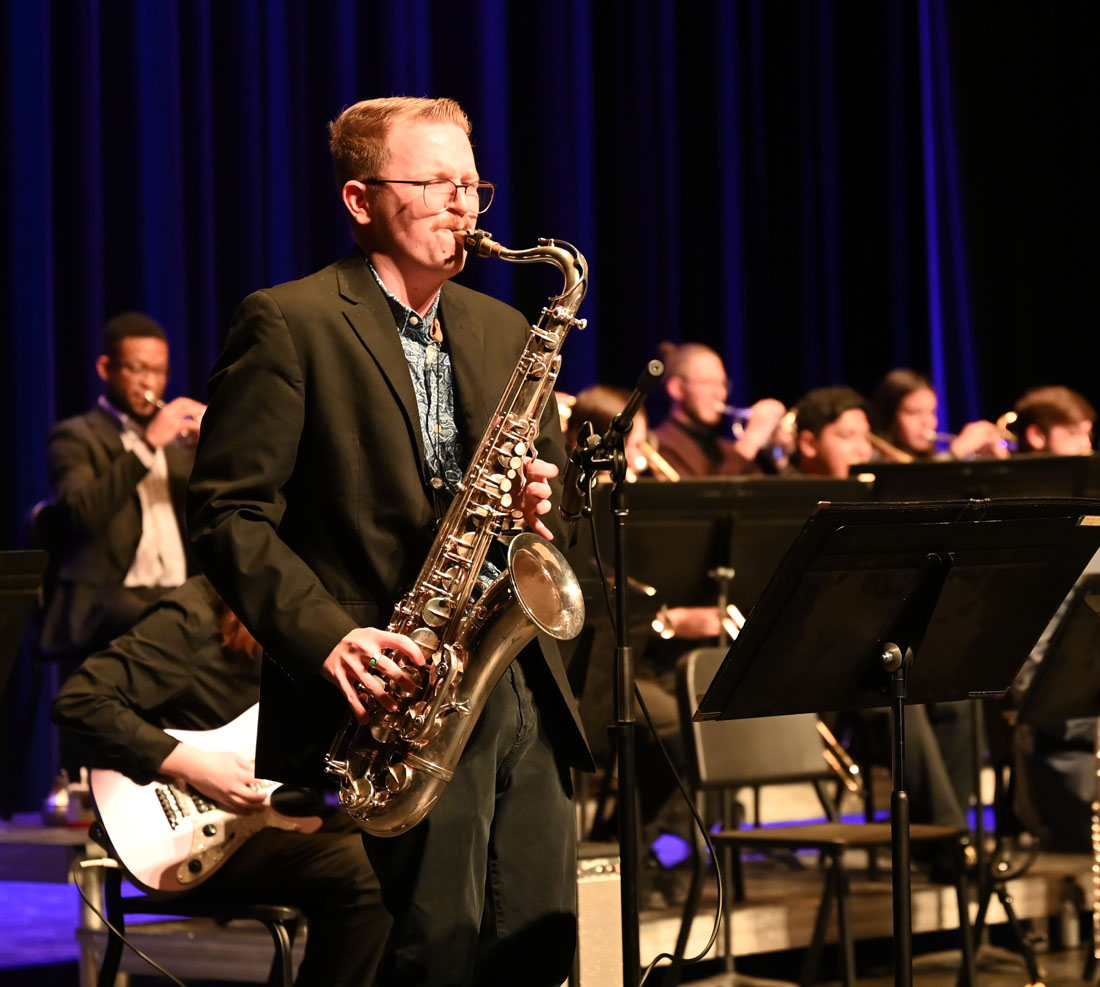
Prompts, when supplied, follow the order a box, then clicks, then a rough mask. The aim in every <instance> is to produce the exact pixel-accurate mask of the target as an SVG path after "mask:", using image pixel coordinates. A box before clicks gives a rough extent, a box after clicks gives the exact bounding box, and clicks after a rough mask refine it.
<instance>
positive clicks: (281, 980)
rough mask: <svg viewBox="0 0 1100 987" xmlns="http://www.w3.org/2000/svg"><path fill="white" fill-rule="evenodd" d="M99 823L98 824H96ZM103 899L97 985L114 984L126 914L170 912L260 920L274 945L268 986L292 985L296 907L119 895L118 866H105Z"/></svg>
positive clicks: (227, 919) (298, 916) (222, 920)
mask: <svg viewBox="0 0 1100 987" xmlns="http://www.w3.org/2000/svg"><path fill="white" fill-rule="evenodd" d="M97 825H98V824H97ZM103 898H104V903H105V906H106V907H105V911H106V913H107V921H108V922H109V923H110V926H113V928H108V929H107V946H106V949H105V950H104V952H103V962H102V964H101V965H100V968H99V980H98V981H97V983H98V987H113V985H114V983H115V979H116V977H117V976H118V970H119V965H120V964H121V962H122V949H123V945H124V943H123V941H122V938H121V936H122V935H125V933H126V915H127V914H131V915H133V914H139V915H172V916H182V917H184V918H210V919H213V920H214V921H215V922H217V923H218V924H220V925H225V924H227V923H229V922H231V921H234V920H251V921H255V922H259V923H261V924H262V925H263V926H264V927H265V928H266V929H267V930H268V932H270V933H271V938H272V940H273V941H274V944H275V955H274V956H273V958H272V961H271V971H270V973H269V974H268V978H267V983H268V985H269V987H292V985H293V983H294V970H293V965H292V963H291V960H292V952H291V951H292V948H293V944H294V936H295V933H296V932H297V930H298V928H299V926H300V925H301V923H302V922H303V920H304V918H303V915H302V913H301V912H300V911H299V910H298V909H297V908H292V907H290V906H288V905H266V904H254V905H242V904H225V905H221V904H217V903H212V902H206V901H190V900H188V899H189V896H188V895H182V896H178V897H172V898H152V897H149V896H148V895H137V896H134V897H125V898H124V897H123V896H122V870H121V868H120V867H118V866H110V867H106V868H105V876H104V881H103ZM116 930H117V933H116Z"/></svg>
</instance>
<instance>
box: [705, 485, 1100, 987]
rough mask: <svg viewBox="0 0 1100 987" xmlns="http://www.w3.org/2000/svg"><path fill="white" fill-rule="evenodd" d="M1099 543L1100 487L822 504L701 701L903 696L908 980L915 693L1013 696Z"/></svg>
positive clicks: (832, 703) (789, 703)
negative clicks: (1089, 496)
mask: <svg viewBox="0 0 1100 987" xmlns="http://www.w3.org/2000/svg"><path fill="white" fill-rule="evenodd" d="M1098 547H1100V501H1096V500H1070V499H1066V500H1034V501H1031V500H1005V501H958V502H950V503H938V504H935V503H934V504H880V503H873V504H826V505H822V507H821V508H820V509H819V510H818V512H817V513H816V514H815V515H814V516H812V517H811V518H810V519H809V520H808V521H807V522H806V525H805V527H803V529H802V532H801V534H800V535H799V536H798V538H797V539H796V541H795V543H794V544H793V545H792V546H791V548H790V550H789V551H788V553H787V555H786V556H785V557H784V559H783V561H782V562H781V563H780V565H779V568H778V569H777V570H776V572H775V574H774V576H773V577H772V579H771V581H770V582H769V583H768V586H767V587H766V588H765V590H764V593H763V595H762V596H761V598H760V600H759V602H758V603H757V605H756V607H755V608H754V609H753V610H752V612H751V613H750V614H749V617H748V620H747V621H746V623H745V626H744V627H743V628H742V630H741V633H740V635H739V636H738V637H737V639H736V640H735V641H734V642H733V646H732V647H731V648H730V651H729V653H728V654H727V656H726V659H725V661H724V663H723V664H722V666H721V667H720V668H719V670H718V673H717V674H716V675H715V677H714V681H713V682H712V683H711V685H710V687H709V688H708V689H707V692H706V694H705V695H704V696H703V697H702V699H701V701H700V704H699V709H698V711H697V713H696V714H695V719H697V720H707V719H732V718H738V717H753V716H775V715H780V714H785V713H805V712H821V711H825V710H836V709H852V708H869V707H875V706H890V707H891V709H892V713H893V725H894V731H893V732H894V764H893V772H892V773H893V776H894V792H893V797H892V799H891V823H892V826H893V827H894V829H893V835H894V850H893V873H892V878H893V898H894V939H895V982H896V983H897V984H901V985H906V984H911V983H912V922H911V915H910V911H909V908H910V901H909V837H908V834H909V819H908V797H907V794H906V792H905V783H904V763H905V758H904V740H903V738H904V709H905V705H906V704H907V703H925V702H946V701H949V700H959V699H968V698H970V699H974V698H978V699H980V698H993V697H997V696H1002V695H1004V694H1005V692H1007V691H1008V688H1009V686H1010V685H1011V683H1012V680H1013V678H1014V677H1015V675H1016V672H1017V671H1018V670H1019V668H1020V666H1021V665H1022V664H1023V662H1024V660H1025V659H1026V657H1027V655H1028V654H1029V652H1030V651H1031V648H1032V647H1033V645H1034V644H1035V642H1036V640H1037V639H1038V638H1039V635H1040V634H1041V632H1042V631H1043V629H1044V628H1045V627H1046V625H1047V624H1048V623H1049V621H1050V619H1051V617H1052V615H1053V614H1054V613H1055V611H1056V610H1057V609H1058V607H1059V606H1060V604H1061V603H1062V601H1063V600H1064V599H1065V596H1066V594H1067V593H1068V592H1069V590H1070V588H1071V587H1072V586H1073V584H1074V582H1075V581H1076V580H1077V578H1078V576H1080V574H1081V572H1082V570H1083V569H1084V568H1085V566H1086V565H1087V563H1088V562H1089V560H1090V559H1091V558H1092V556H1093V555H1094V554H1095V552H1096V551H1097V548H1098ZM963 920H964V921H965V919H964V918H963ZM965 934H967V933H966V931H965V930H964V935H965Z"/></svg>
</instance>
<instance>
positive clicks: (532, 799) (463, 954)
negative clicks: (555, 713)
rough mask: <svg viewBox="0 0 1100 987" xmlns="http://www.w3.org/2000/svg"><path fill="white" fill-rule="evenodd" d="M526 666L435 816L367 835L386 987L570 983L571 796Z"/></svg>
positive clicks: (499, 701)
mask: <svg viewBox="0 0 1100 987" xmlns="http://www.w3.org/2000/svg"><path fill="white" fill-rule="evenodd" d="M539 660H540V659H539V658H538V657H537V656H536V657H535V658H534V661H539ZM522 661H523V659H522V658H521V659H520V660H517V661H515V662H513V663H512V666H511V667H510V668H509V669H508V671H506V672H505V673H504V676H503V677H502V678H501V680H500V682H499V683H498V684H497V687H496V688H495V689H494V690H493V693H492V695H491V696H490V698H489V701H488V703H487V704H486V707H485V709H484V711H483V712H482V715H481V717H480V719H479V721H478V724H477V726H476V727H475V728H474V732H473V734H472V736H471V738H470V742H469V744H468V745H467V747H466V750H465V752H464V753H463V755H462V757H461V759H460V760H459V762H458V765H457V767H456V769H455V777H454V779H453V780H452V781H451V782H450V783H449V784H448V785H447V786H446V788H445V789H444V792H443V794H442V795H441V797H440V799H439V801H438V802H437V803H436V805H435V807H434V808H433V809H432V811H431V814H430V815H429V816H428V818H427V819H425V820H424V821H423V822H421V823H420V824H419V825H418V826H415V827H414V828H413V829H411V830H409V832H407V833H403V834H402V835H400V836H395V837H386V838H381V837H373V836H368V835H364V837H363V843H364V845H365V846H366V849H367V854H368V856H369V857H370V860H371V864H372V866H373V867H374V869H375V871H376V873H377V874H378V877H379V880H380V881H381V883H382V894H383V898H384V900H385V902H386V906H387V908H388V909H389V910H390V913H391V914H392V915H393V920H394V927H393V932H392V934H391V937H390V942H389V944H388V946H387V950H386V955H385V957H384V959H383V962H382V967H381V970H380V972H379V977H378V983H379V985H380V987H382V985H384V987H399V985H400V987H405V985H411V984H419V985H426V987H459V985H462V987H466V985H473V984H476V985H478V987H489V985H505V984H507V985H508V987H515V985H517V984H523V985H524V987H558V985H559V984H561V983H562V982H563V981H564V980H565V979H566V978H567V977H568V975H569V971H570V968H571V965H572V959H573V953H574V950H575V948H576V935H577V922H576V841H575V836H574V822H573V808H572V801H571V792H570V789H569V781H568V772H567V770H566V769H565V768H564V767H563V766H562V765H561V764H560V763H559V760H558V758H557V757H556V756H555V753H554V749H553V747H552V745H551V742H550V738H549V736H548V731H547V728H546V723H545V721H544V718H543V717H542V716H540V713H539V708H538V706H537V705H536V703H535V701H534V696H533V694H532V690H531V688H530V687H529V685H528V681H527V678H528V677H527V676H526V675H525V674H524V670H523V665H522V664H521V662H522ZM534 674H535V675H536V676H537V674H538V669H537V668H536V669H535V670H534Z"/></svg>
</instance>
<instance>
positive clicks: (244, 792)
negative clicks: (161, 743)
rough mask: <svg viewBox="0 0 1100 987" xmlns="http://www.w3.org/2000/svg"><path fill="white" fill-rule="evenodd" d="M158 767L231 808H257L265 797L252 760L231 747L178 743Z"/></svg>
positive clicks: (256, 809)
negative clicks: (219, 748) (205, 747)
mask: <svg viewBox="0 0 1100 987" xmlns="http://www.w3.org/2000/svg"><path fill="white" fill-rule="evenodd" d="M160 771H161V774H165V775H169V776H170V777H173V778H181V779H182V780H183V781H185V782H187V784H188V785H189V786H191V787H192V788H195V789H197V790H198V791H200V792H202V794H203V795H205V796H206V797H207V798H210V799H213V800H214V801H215V802H217V803H218V805H220V806H221V807H222V808H224V809H232V810H233V811H234V812H258V811H259V810H260V809H262V808H263V807H264V803H265V802H266V801H267V793H266V792H265V791H264V790H263V788H264V787H266V786H262V785H261V784H260V783H258V782H257V781H256V771H255V766H254V765H253V763H252V762H251V761H249V760H248V759H247V758H244V757H241V755H240V754H234V753H231V752H230V751H204V750H199V749H198V748H197V747H191V746H190V745H188V744H184V743H181V744H178V745H177V746H176V747H175V748H174V749H173V750H172V753H171V754H169V755H168V756H167V757H166V758H165V759H164V761H163V762H161V766H160Z"/></svg>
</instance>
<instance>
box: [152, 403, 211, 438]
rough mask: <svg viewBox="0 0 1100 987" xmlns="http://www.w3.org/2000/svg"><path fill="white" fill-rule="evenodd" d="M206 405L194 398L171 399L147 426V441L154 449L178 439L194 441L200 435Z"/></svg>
mask: <svg viewBox="0 0 1100 987" xmlns="http://www.w3.org/2000/svg"><path fill="white" fill-rule="evenodd" d="M204 411H206V405H205V404H203V403H202V402H200V401H195V400H194V399H193V398H175V399H174V400H172V401H169V402H168V403H167V404H166V405H165V406H164V407H163V408H161V409H160V411H158V412H157V413H156V414H155V415H154V416H153V420H152V421H150V422H149V424H148V425H146V426H145V441H146V442H148V443H149V445H151V446H152V447H153V448H154V449H160V448H162V447H163V446H166V445H168V444H169V443H171V442H175V441H176V439H181V440H184V441H187V442H194V440H196V439H197V438H198V436H199V423H200V422H201V421H202V415H203V412H204Z"/></svg>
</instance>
